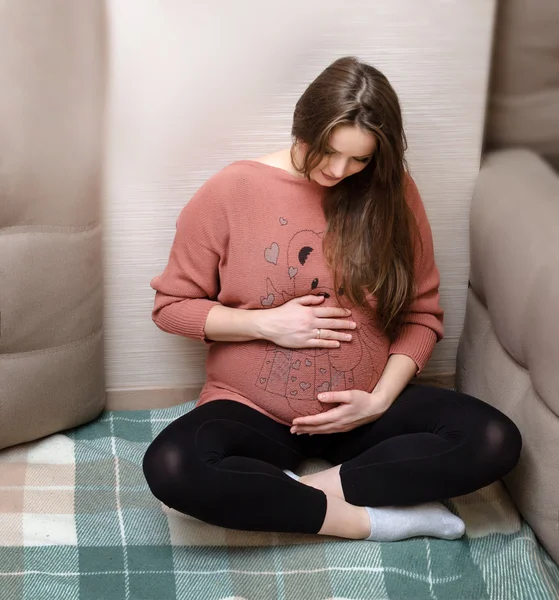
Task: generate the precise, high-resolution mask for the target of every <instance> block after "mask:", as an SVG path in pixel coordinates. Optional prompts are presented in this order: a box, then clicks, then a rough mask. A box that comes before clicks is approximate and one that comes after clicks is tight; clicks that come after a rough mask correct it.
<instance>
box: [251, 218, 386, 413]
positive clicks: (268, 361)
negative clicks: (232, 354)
mask: <svg viewBox="0 0 559 600" xmlns="http://www.w3.org/2000/svg"><path fill="white" fill-rule="evenodd" d="M280 223H281V225H286V224H287V221H286V220H285V219H283V218H280ZM263 256H264V260H266V261H267V262H268V263H271V264H273V265H274V266H275V267H277V269H278V275H277V279H276V281H272V280H271V279H270V278H268V279H267V280H266V291H265V295H261V298H260V302H261V305H262V306H263V307H264V308H273V307H276V306H280V305H281V304H284V303H285V302H287V301H289V300H291V299H292V298H296V297H301V296H305V295H307V294H317V295H324V296H325V298H326V300H325V302H324V303H323V304H321V306H337V301H336V294H335V293H334V290H333V289H332V288H331V287H328V286H327V285H326V284H327V283H328V282H324V284H323V283H321V281H320V276H319V274H320V273H324V258H323V256H322V233H317V232H315V231H312V230H302V231H298V232H297V233H296V234H295V235H294V236H293V237H292V238H291V240H290V241H289V244H288V246H287V248H286V249H283V248H281V247H280V244H279V243H278V242H272V243H270V245H269V246H268V247H266V248H265V249H264V252H263ZM286 275H287V276H286ZM340 295H343V290H340ZM348 308H351V307H348ZM350 318H351V319H353V320H355V321H356V322H357V328H356V329H355V330H351V334H352V341H351V342H350V343H342V345H341V346H340V348H335V349H323V348H311V349H296V350H290V349H287V348H281V347H278V346H276V345H275V344H272V343H270V344H268V346H267V348H266V352H265V358H264V362H263V364H262V367H261V369H260V373H259V375H258V379H257V381H256V387H257V388H259V389H263V390H266V391H267V392H269V393H272V394H275V395H278V396H282V397H284V398H286V399H287V401H288V403H289V405H290V407H291V408H292V409H293V410H294V411H295V412H296V413H298V414H301V415H308V414H313V412H314V413H317V412H321V411H322V410H324V409H327V408H330V407H331V405H328V406H325V405H324V406H323V405H320V403H319V402H318V401H317V395H318V394H319V393H320V392H326V391H330V390H335V391H338V390H347V389H353V388H354V387H355V384H358V385H359V388H358V389H366V388H367V387H368V386H369V385H370V384H371V382H372V381H373V378H375V377H376V373H375V372H374V370H373V368H372V365H373V364H374V362H375V361H374V360H373V358H372V353H374V349H375V347H376V346H377V345H379V340H377V336H378V333H376V330H375V328H374V326H373V323H372V322H371V319H370V318H369V316H368V315H366V314H364V311H353V312H352V315H351V317H350ZM376 379H378V377H376ZM311 402H314V403H315V404H316V407H313V408H312V409H310V410H309V408H310V407H309V403H311Z"/></svg>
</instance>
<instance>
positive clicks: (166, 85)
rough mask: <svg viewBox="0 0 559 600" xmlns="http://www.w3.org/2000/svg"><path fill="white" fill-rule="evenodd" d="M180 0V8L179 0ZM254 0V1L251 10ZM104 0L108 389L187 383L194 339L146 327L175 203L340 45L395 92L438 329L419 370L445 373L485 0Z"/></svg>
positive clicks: (279, 122) (283, 142)
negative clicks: (434, 287)
mask: <svg viewBox="0 0 559 600" xmlns="http://www.w3.org/2000/svg"><path fill="white" fill-rule="evenodd" d="M187 5H188V6H187ZM263 5H265V7H263ZM350 6H351V10H348V9H347V8H344V7H343V6H342V3H340V2H333V1H328V2H317V1H315V0H307V1H306V2H304V3H302V2H295V1H293V0H286V1H284V2H282V3H281V5H278V6H271V3H259V2H256V1H254V2H248V1H244V2H243V1H237V2H234V3H232V2H226V1H225V0H218V8H219V10H216V4H215V3H213V4H212V5H211V7H210V5H204V4H203V3H198V5H197V6H195V7H192V5H191V3H185V2H182V1H180V0H161V1H159V2H156V1H154V0H144V1H143V2H141V3H138V4H134V5H133V6H132V4H130V3H129V2H127V1H126V0H108V7H109V15H110V20H109V22H110V30H111V44H110V47H111V49H110V58H111V61H110V63H111V64H110V69H111V82H110V83H111V92H110V96H109V122H108V140H109V147H108V150H107V169H106V206H105V238H106V244H105V254H106V256H105V260H106V285H107V288H106V300H107V303H106V339H107V348H106V350H107V354H106V364H107V380H108V387H109V389H112V390H116V389H123V388H136V387H139V388H146V387H180V386H197V385H201V384H202V382H203V379H204V371H203V363H204V356H205V350H204V348H203V346H202V345H201V344H199V343H196V342H192V341H190V340H186V339H181V338H178V337H175V336H170V335H168V334H164V333H163V332H161V331H159V330H157V328H156V327H155V325H153V323H152V322H151V318H150V312H151V307H152V302H153V292H152V290H151V288H150V287H149V280H150V279H151V277H153V276H154V275H156V274H158V273H159V272H160V271H161V270H162V269H163V267H164V265H165V263H166V260H167V256H168V252H169V249H170V245H171V242H172V239H173V235H174V229H175V220H176V217H177V215H178V213H179V211H180V209H181V207H182V206H183V205H184V204H185V203H186V202H187V201H188V200H189V198H190V197H191V196H192V194H193V193H194V191H195V190H196V189H197V188H198V187H199V186H200V185H201V183H202V182H203V181H204V180H205V179H206V178H207V177H208V176H210V175H211V174H212V173H214V172H215V171H217V170H218V169H219V168H221V167H222V166H224V165H226V164H228V163H229V162H231V161H233V160H236V159H241V158H254V157H257V156H260V155H262V154H265V153H268V152H271V151H273V150H276V149H279V148H282V147H285V146H287V145H289V142H290V138H289V129H290V125H291V116H292V111H293V107H294V104H295V102H296V100H297V98H298V96H299V95H300V94H301V92H302V91H303V90H304V88H305V86H306V85H307V84H308V83H309V82H310V81H311V80H312V79H313V78H314V77H315V76H316V75H317V74H318V73H319V72H320V71H321V70H322V69H323V68H324V67H325V66H327V65H328V64H329V63H330V62H331V61H332V60H334V59H336V58H338V57H339V56H343V55H348V54H353V55H357V56H359V57H360V58H362V59H364V60H367V61H369V62H371V63H372V64H374V65H375V66H377V67H378V68H380V69H381V70H382V71H384V72H385V74H386V75H387V76H388V77H389V79H390V80H391V81H392V83H393V85H394V87H395V88H396V90H397V91H398V93H399V95H400V99H401V102H402V105H403V110H404V117H405V121H406V124H407V133H408V138H409V145H410V150H409V154H408V157H409V161H410V166H411V170H412V174H413V176H414V177H415V179H416V181H417V184H418V186H419V189H420V191H421V193H422V195H423V199H424V202H425V204H426V207H427V212H428V214H429V218H430V220H431V224H432V228H433V232H434V238H435V248H436V256H437V262H438V265H439V268H440V270H441V274H442V286H441V294H442V303H443V306H444V308H445V310H446V338H445V340H443V342H441V343H440V344H439V345H438V346H437V348H436V351H435V354H434V355H433V358H432V361H431V363H430V366H429V367H428V369H427V371H426V373H427V374H438V373H446V372H451V371H453V370H454V361H455V355H456V347H457V344H458V338H459V335H460V332H461V329H462V324H463V316H464V310H465V302H466V289H467V281H468V272H469V264H468V260H469V257H468V255H469V252H468V210H469V203H470V198H471V193H472V189H473V184H474V181H475V178H476V174H477V172H478V169H479V156H480V148H481V138H482V128H483V113H484V108H485V98H486V83H487V77H488V63H489V55H490V40H491V31H492V26H493V18H494V1H493V0H470V1H469V2H467V3H466V2H460V1H458V0H456V1H444V0H438V1H437V0H422V2H417V0H386V1H385V0H382V1H380V0H379V1H377V2H369V1H365V0H354V2H352V3H351V5H350Z"/></svg>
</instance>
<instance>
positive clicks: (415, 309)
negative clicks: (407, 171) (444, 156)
mask: <svg viewBox="0 0 559 600" xmlns="http://www.w3.org/2000/svg"><path fill="white" fill-rule="evenodd" d="M406 200H407V202H408V205H409V206H410V208H411V210H412V212H413V214H414V216H415V218H416V221H417V225H418V228H419V234H420V237H421V245H420V244H419V243H418V244H416V248H415V277H416V285H417V293H416V296H415V298H414V300H413V302H412V304H411V306H410V308H409V310H408V312H407V313H406V315H405V317H404V325H403V326H402V329H401V331H400V333H399V335H398V337H397V338H396V339H395V340H394V341H393V342H392V344H391V346H390V350H389V355H391V354H405V355H407V356H409V357H410V358H412V359H413V360H414V361H415V363H416V364H417V367H418V370H417V373H416V375H419V373H421V371H422V370H423V368H424V367H425V365H426V364H427V361H428V360H429V358H430V357H431V354H432V353H433V349H434V348H435V344H436V343H437V342H438V341H440V340H441V339H442V338H443V336H444V328H443V315H444V311H443V309H442V308H441V306H440V304H439V300H440V295H439V285H440V274H439V270H438V269H437V265H436V264H435V255H434V249H433V235H432V232H431V226H430V224H429V220H428V218H427V213H426V212H425V206H424V205H423V201H422V200H421V197H420V195H419V191H418V189H417V186H416V185H415V182H414V181H413V179H412V178H411V177H410V176H409V175H407V182H406Z"/></svg>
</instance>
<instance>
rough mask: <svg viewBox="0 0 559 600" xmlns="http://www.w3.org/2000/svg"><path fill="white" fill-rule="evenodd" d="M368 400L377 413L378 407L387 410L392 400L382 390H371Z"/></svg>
mask: <svg viewBox="0 0 559 600" xmlns="http://www.w3.org/2000/svg"><path fill="white" fill-rule="evenodd" d="M369 398H370V401H371V407H372V408H373V409H374V410H377V411H378V409H379V407H381V408H388V407H389V406H390V405H391V404H392V402H393V399H392V398H391V397H390V396H389V395H388V394H387V393H386V392H384V391H382V390H373V391H372V392H370V394H369Z"/></svg>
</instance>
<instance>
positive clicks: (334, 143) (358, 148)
mask: <svg viewBox="0 0 559 600" xmlns="http://www.w3.org/2000/svg"><path fill="white" fill-rule="evenodd" d="M375 144H376V140H375V138H374V137H373V135H372V134H370V133H369V132H366V131H363V129H361V128H360V127H359V126H357V125H339V126H338V127H336V128H335V129H334V130H333V131H332V134H331V135H330V140H329V144H328V147H327V149H326V152H327V153H326V155H325V156H324V158H323V159H322V161H321V163H320V164H319V165H318V166H317V167H316V168H315V169H313V170H312V171H311V179H312V180H313V181H315V182H316V183H318V184H319V185H322V186H324V187H332V186H334V185H336V184H337V183H340V181H342V179H345V178H346V177H349V176H350V175H355V173H359V171H362V170H363V169H364V168H365V167H366V166H367V163H368V162H369V161H370V160H371V158H372V155H373V152H374V149H375Z"/></svg>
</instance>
